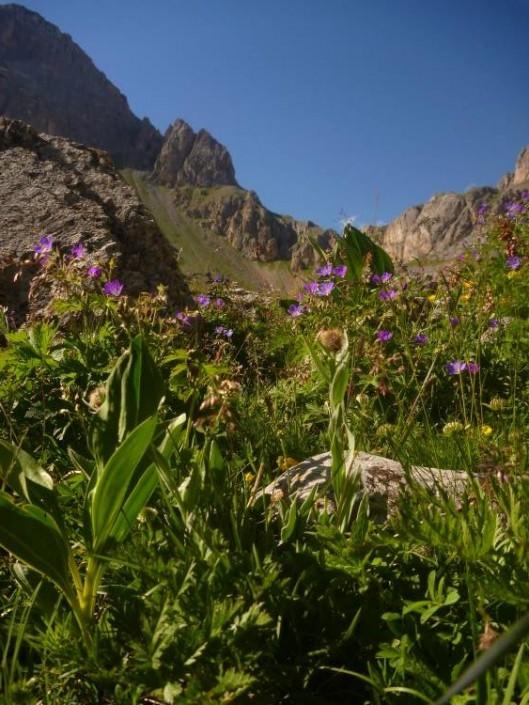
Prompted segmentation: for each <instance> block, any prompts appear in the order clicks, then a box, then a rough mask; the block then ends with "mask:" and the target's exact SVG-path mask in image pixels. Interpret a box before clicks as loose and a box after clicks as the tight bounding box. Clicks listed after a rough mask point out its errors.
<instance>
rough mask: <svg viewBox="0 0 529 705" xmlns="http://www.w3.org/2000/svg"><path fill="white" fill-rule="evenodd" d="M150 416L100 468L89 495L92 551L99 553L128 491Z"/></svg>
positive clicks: (149, 435) (148, 438)
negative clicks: (101, 468)
mask: <svg viewBox="0 0 529 705" xmlns="http://www.w3.org/2000/svg"><path fill="white" fill-rule="evenodd" d="M156 423H157V417H156V416H152V417H151V418H149V419H147V420H146V421H144V422H143V423H141V424H140V425H139V426H138V427H137V428H135V429H134V430H133V431H132V432H131V433H129V435H128V436H127V438H126V439H125V440H124V441H123V443H122V444H121V445H120V446H119V448H118V449H117V450H116V451H115V452H114V453H113V455H112V456H111V457H110V459H109V461H108V462H107V464H106V465H105V467H104V468H103V470H102V471H101V473H100V475H99V477H98V478H97V482H96V483H95V486H94V489H93V491H92V494H91V502H90V510H91V511H90V513H91V524H92V543H93V546H92V547H93V550H94V551H95V552H96V553H97V552H100V551H101V550H102V549H103V548H104V545H105V543H106V541H107V540H108V539H109V538H110V536H111V533H112V530H113V528H114V525H115V523H116V521H117V519H118V517H119V514H120V512H121V511H122V510H123V506H124V504H125V501H126V499H127V496H128V495H129V494H130V487H129V485H130V482H131V480H132V478H133V476H134V473H135V471H136V468H137V467H138V465H139V464H140V462H141V460H142V458H143V456H144V455H145V453H146V451H147V449H148V448H149V446H150V444H151V442H152V439H153V436H154V432H155V430H156Z"/></svg>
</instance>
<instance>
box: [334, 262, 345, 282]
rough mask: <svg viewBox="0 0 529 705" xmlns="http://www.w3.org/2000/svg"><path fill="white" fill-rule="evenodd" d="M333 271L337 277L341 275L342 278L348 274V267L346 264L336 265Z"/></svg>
mask: <svg viewBox="0 0 529 705" xmlns="http://www.w3.org/2000/svg"><path fill="white" fill-rule="evenodd" d="M332 273H333V274H334V276H335V277H340V279H343V278H344V277H345V275H346V274H347V267H346V265H345V264H338V265H336V267H333V268H332Z"/></svg>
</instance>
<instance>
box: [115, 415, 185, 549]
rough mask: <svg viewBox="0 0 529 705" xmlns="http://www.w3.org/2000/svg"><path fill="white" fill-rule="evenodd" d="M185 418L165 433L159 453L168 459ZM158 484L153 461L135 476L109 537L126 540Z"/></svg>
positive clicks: (181, 416) (173, 424) (175, 421)
mask: <svg viewBox="0 0 529 705" xmlns="http://www.w3.org/2000/svg"><path fill="white" fill-rule="evenodd" d="M185 420H186V415H185V414H181V415H180V416H179V417H178V418H177V419H175V420H174V421H173V422H172V423H171V424H170V425H169V428H168V429H167V431H166V433H165V436H164V439H163V441H162V443H161V444H160V446H159V448H158V453H159V454H160V455H161V456H162V457H163V458H165V459H166V460H168V459H169V458H170V456H171V454H172V452H173V449H174V442H175V440H176V438H175V437H176V436H177V435H178V431H179V430H181V428H182V426H183V425H184V423H185ZM157 486H158V468H157V465H156V463H151V464H149V466H148V467H147V468H145V469H144V470H143V472H142V473H141V474H140V475H139V477H137V479H136V480H135V478H133V479H132V481H131V483H130V489H129V492H128V494H127V497H126V499H125V501H124V503H123V507H122V510H121V511H120V513H119V515H118V517H117V519H116V522H115V523H114V526H113V528H112V530H111V532H110V533H109V539H112V540H113V541H114V542H115V543H121V542H122V541H124V539H125V538H126V536H127V534H128V533H129V531H130V530H131V528H132V527H133V525H134V522H135V521H136V519H137V518H138V515H139V513H140V512H141V510H142V509H143V508H144V507H145V506H146V504H147V502H148V501H149V499H150V498H151V496H152V494H153V492H154V490H155V489H156V487H157Z"/></svg>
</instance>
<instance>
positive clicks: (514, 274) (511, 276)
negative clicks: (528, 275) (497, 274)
mask: <svg viewBox="0 0 529 705" xmlns="http://www.w3.org/2000/svg"><path fill="white" fill-rule="evenodd" d="M519 274H520V270H519V269H511V271H510V272H509V273H508V274H507V278H508V279H514V278H515V277H517V276H518V275H519Z"/></svg>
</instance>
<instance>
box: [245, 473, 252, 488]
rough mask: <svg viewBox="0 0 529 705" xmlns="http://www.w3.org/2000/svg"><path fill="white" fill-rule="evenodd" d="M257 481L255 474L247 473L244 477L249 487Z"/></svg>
mask: <svg viewBox="0 0 529 705" xmlns="http://www.w3.org/2000/svg"><path fill="white" fill-rule="evenodd" d="M254 480H255V475H254V474H253V472H247V473H246V474H245V476H244V481H245V482H246V484H247V485H251V484H252V482H253V481H254Z"/></svg>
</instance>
